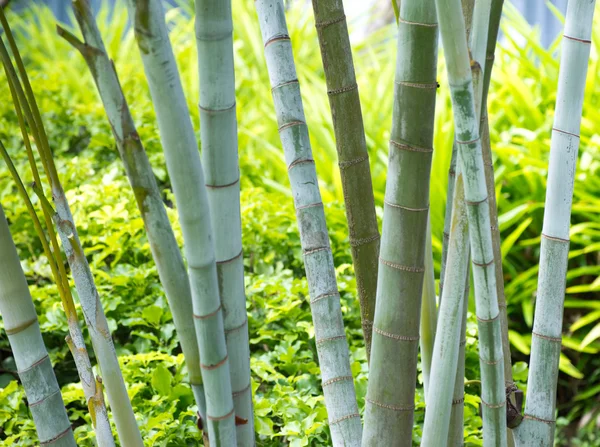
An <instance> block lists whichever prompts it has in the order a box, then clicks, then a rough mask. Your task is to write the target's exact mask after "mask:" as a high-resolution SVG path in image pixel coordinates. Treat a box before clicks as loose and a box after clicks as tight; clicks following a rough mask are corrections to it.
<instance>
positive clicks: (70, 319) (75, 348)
mask: <svg viewBox="0 0 600 447" xmlns="http://www.w3.org/2000/svg"><path fill="white" fill-rule="evenodd" d="M9 82H10V81H9ZM11 92H12V90H11ZM15 110H17V117H18V118H19V121H20V124H21V125H23V124H24V123H23V122H22V116H21V115H20V106H19V104H18V102H15ZM24 136H25V138H24V140H25V141H26V143H25V145H26V146H28V149H29V150H30V149H31V147H30V146H29V140H28V137H27V133H25V134H24ZM0 153H1V154H2V158H4V161H5V162H6V165H7V167H8V170H9V172H10V174H11V176H12V177H13V179H14V181H15V185H16V186H17V190H18V192H19V194H20V195H21V197H22V198H23V201H24V202H25V206H26V208H27V211H28V212H29V215H30V216H31V218H32V220H33V226H34V228H35V231H36V233H37V235H38V238H39V239H40V242H41V243H42V247H43V249H44V254H45V255H46V258H47V259H48V264H49V265H50V270H51V271H52V276H53V277H54V280H55V282H56V285H57V288H58V291H59V295H60V298H61V301H62V305H63V309H64V311H65V315H66V317H67V325H68V327H69V334H70V335H68V336H67V339H68V343H69V348H71V347H72V348H71V353H72V354H73V358H74V360H75V366H76V368H77V372H78V374H79V378H80V380H81V385H82V388H83V393H84V395H85V399H86V402H87V405H88V409H89V411H90V416H91V417H92V423H93V425H94V429H95V432H96V440H97V443H98V446H99V447H112V446H114V445H115V441H114V437H113V434H112V429H111V427H110V422H109V421H108V414H107V412H106V406H105V404H104V396H103V393H102V391H101V389H100V391H99V392H98V385H97V380H96V377H95V376H94V372H93V370H92V364H91V362H90V358H89V356H88V353H87V348H86V346H85V341H84V338H83V334H82V332H81V327H80V326H79V318H78V316H77V311H76V310H75V303H74V302H73V296H72V295H71V289H70V287H69V285H68V283H67V286H66V287H65V283H64V281H63V280H64V278H65V277H66V274H65V276H63V273H62V272H63V271H64V266H63V265H62V259H60V258H58V256H60V252H58V251H56V252H52V251H51V250H50V246H49V244H48V241H47V240H46V235H45V234H44V230H43V228H42V224H41V222H40V220H39V218H38V216H37V213H36V211H35V208H34V207H33V204H32V203H31V199H30V198H29V195H28V194H27V190H26V189H25V185H24V184H23V182H22V180H21V177H20V176H19V173H18V172H17V170H16V168H15V166H14V164H13V162H12V160H11V158H10V156H9V155H8V152H7V151H6V148H5V147H4V145H3V144H2V142H0ZM32 171H34V172H37V168H36V166H35V164H33V165H32ZM36 175H37V174H36ZM34 188H35V189H36V190H38V191H39V187H37V186H34ZM41 194H42V193H41V192H40V195H41ZM42 197H43V196H42ZM41 200H47V199H45V197H43V199H41ZM44 215H45V216H46V215H48V216H49V215H50V214H49V213H47V212H44ZM49 233H50V236H51V238H53V241H52V242H53V243H56V234H54V233H53V232H52V231H49ZM55 256H56V257H57V259H55ZM58 266H60V267H62V268H60V267H58ZM98 380H99V378H98Z"/></svg>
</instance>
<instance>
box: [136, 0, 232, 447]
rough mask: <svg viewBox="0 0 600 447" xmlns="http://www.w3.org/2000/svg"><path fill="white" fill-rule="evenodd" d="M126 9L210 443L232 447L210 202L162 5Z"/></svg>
mask: <svg viewBox="0 0 600 447" xmlns="http://www.w3.org/2000/svg"><path fill="white" fill-rule="evenodd" d="M127 6H128V9H129V17H130V19H131V21H132V23H133V27H134V31H135V36H136V40H137V44H138V47H139V48H140V52H141V54H142V62H143V65H144V71H145V72H146V78H147V80H148V85H149V87H150V94H151V96H152V101H153V103H154V109H155V111H156V118H157V122H158V128H159V133H160V137H161V141H162V144H163V148H164V152H165V159H166V162H167V170H168V172H169V176H170V178H171V183H172V185H173V191H174V193H175V200H176V203H177V212H178V214H179V219H180V222H181V229H182V232H183V238H184V241H185V255H186V258H187V263H188V275H189V279H190V286H191V290H192V305H193V310H194V321H195V325H196V337H197V342H198V346H199V349H200V359H201V362H202V363H201V364H200V367H201V371H202V378H203V381H204V385H205V390H206V413H207V414H206V419H207V425H208V432H209V438H210V443H211V445H213V446H227V447H229V446H232V445H235V444H236V430H235V410H234V407H233V398H232V394H231V382H230V369H229V359H228V355H227V347H226V343H225V334H224V328H223V310H222V309H223V307H222V304H221V298H220V294H219V282H218V276H217V267H216V260H215V247H214V241H213V230H212V228H211V218H210V212H209V201H208V195H207V192H206V186H205V181H204V173H203V171H202V163H201V161H200V154H199V152H198V143H197V141H196V136H195V134H194V129H193V127H192V122H191V119H190V114H189V110H188V107H187V103H186V100H185V96H184V94H183V87H182V85H181V79H180V77H179V72H178V70H177V64H176V62H175V56H174V55H173V49H172V48H171V42H170V40H169V35H168V31H167V26H166V23H165V15H164V10H163V7H162V4H161V2H160V1H157V0H135V1H134V0H128V1H127Z"/></svg>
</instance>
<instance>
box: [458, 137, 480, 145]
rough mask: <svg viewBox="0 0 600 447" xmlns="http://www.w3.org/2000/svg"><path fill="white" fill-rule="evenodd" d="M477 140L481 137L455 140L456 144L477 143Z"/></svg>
mask: <svg viewBox="0 0 600 447" xmlns="http://www.w3.org/2000/svg"><path fill="white" fill-rule="evenodd" d="M479 140H481V137H477V138H475V139H474V140H469V141H460V140H456V144H465V145H466V144H473V143H477V142H478V141H479Z"/></svg>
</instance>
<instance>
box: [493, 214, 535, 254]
mask: <svg viewBox="0 0 600 447" xmlns="http://www.w3.org/2000/svg"><path fill="white" fill-rule="evenodd" d="M532 221H533V218H531V217H529V218H527V219H525V220H524V221H523V222H521V224H520V225H519V226H518V227H517V228H516V229H515V231H513V232H512V233H510V234H509V235H508V236H507V237H505V238H504V241H502V245H501V247H502V248H501V250H502V260H503V261H504V259H505V258H506V256H507V255H508V253H509V252H510V250H511V249H512V247H513V246H514V245H515V243H516V242H517V240H518V239H519V237H521V234H523V232H524V231H525V230H526V229H527V227H529V225H530V224H531V222H532Z"/></svg>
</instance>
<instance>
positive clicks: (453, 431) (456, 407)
mask: <svg viewBox="0 0 600 447" xmlns="http://www.w3.org/2000/svg"><path fill="white" fill-rule="evenodd" d="M467 251H468V249H467ZM466 260H467V265H468V261H469V257H468V256H467V257H466ZM469 280H470V275H469V273H468V270H467V277H466V281H465V292H464V293H465V294H464V297H463V302H462V321H461V324H460V344H459V346H458V363H457V367H456V379H455V380H454V390H453V393H452V410H451V411H450V424H449V426H450V428H449V430H448V444H447V445H448V446H449V447H462V446H463V445H464V444H465V422H464V414H465V346H466V344H467V312H468V310H469V290H470V287H469Z"/></svg>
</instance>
